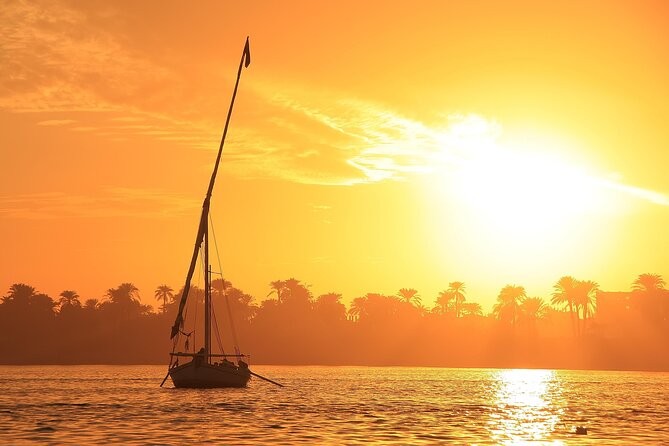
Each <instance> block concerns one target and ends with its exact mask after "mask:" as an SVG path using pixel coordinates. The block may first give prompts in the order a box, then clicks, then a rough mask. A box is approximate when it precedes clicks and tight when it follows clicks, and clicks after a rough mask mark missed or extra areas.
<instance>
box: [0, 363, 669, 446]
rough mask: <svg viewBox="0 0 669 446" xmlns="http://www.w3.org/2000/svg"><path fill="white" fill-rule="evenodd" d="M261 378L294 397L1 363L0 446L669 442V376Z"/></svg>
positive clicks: (342, 373) (149, 373)
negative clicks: (583, 432)
mask: <svg viewBox="0 0 669 446" xmlns="http://www.w3.org/2000/svg"><path fill="white" fill-rule="evenodd" d="M253 369H254V371H255V372H256V373H260V374H261V375H265V376H268V377H270V378H273V379H275V380H277V381H279V382H282V383H284V384H285V385H286V387H285V388H278V387H275V386H273V385H271V384H268V383H265V382H263V381H260V380H258V379H255V378H254V379H253V380H252V381H251V383H250V385H249V387H248V388H247V389H220V390H186V389H172V388H171V384H170V383H169V381H168V382H167V383H166V387H165V388H162V389H161V388H159V387H158V385H159V384H160V381H161V380H162V378H163V377H164V376H165V367H164V366H30V367H18V366H0V389H1V394H0V444H59V445H60V444H92V443H97V444H110V443H115V444H174V445H177V444H197V443H205V442H206V443H209V444H235V445H237V444H239V445H242V444H253V445H258V444H298V443H303V444H368V443H370V442H373V443H377V444H551V445H560V444H567V445H568V444H621V445H623V444H624V445H629V444H640V443H647V444H662V443H664V444H669V431H668V430H667V429H668V427H667V426H669V373H642V372H580V371H549V370H486V369H440V368H401V367H388V368H376V367H288V366H282V367H275V366H255V367H253ZM576 426H583V427H586V428H587V429H588V434H587V435H577V434H575V433H573V430H574V428H575V427H576Z"/></svg>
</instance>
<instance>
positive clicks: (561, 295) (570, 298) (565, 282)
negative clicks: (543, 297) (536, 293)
mask: <svg viewBox="0 0 669 446" xmlns="http://www.w3.org/2000/svg"><path fill="white" fill-rule="evenodd" d="M577 285H578V280H576V279H574V278H573V277H572V276H563V277H561V278H560V279H559V280H558V281H557V282H555V285H553V289H554V290H555V291H554V292H553V297H552V298H551V303H552V304H553V305H555V306H556V307H558V308H560V307H563V308H567V309H569V318H570V320H571V328H572V331H573V332H574V334H576V331H577V322H576V321H575V319H574V310H575V308H576V305H575V303H576V295H577V290H576V287H577Z"/></svg>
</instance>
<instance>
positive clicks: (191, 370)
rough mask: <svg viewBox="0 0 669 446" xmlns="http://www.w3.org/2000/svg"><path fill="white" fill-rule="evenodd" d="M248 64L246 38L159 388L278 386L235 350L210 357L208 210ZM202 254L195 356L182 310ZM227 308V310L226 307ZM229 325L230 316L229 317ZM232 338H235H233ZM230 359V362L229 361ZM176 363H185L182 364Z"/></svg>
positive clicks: (248, 51) (210, 303)
mask: <svg viewBox="0 0 669 446" xmlns="http://www.w3.org/2000/svg"><path fill="white" fill-rule="evenodd" d="M250 63H251V53H250V50H249V39H248V37H247V38H246V43H245V45H244V51H243V53H242V58H241V61H240V62H239V70H238V71H237V81H236V82H235V89H234V91H233V93H232V100H231V102H230V108H229V110H228V116H227V119H226V121H225V128H224V130H223V136H222V137H221V143H220V146H219V148H218V155H217V156H216V163H215V164H214V170H213V172H212V174H211V179H210V180H209V187H208V188H207V193H206V195H205V197H204V202H203V204H202V215H201V216H200V224H199V226H198V229H197V236H196V238H195V248H194V250H193V256H192V258H191V262H190V266H189V267H188V273H187V274H186V283H185V285H184V288H183V293H182V295H181V300H180V301H179V309H178V312H177V316H176V320H175V321H174V325H173V326H172V332H171V335H170V338H171V339H172V340H173V341H174V347H173V349H172V352H171V353H170V364H169V366H168V372H167V376H165V379H164V380H163V382H162V383H161V384H160V385H161V387H162V385H163V384H164V383H165V381H166V380H167V377H168V376H169V377H170V378H172V382H173V383H174V387H186V388H219V387H245V386H246V385H247V383H248V382H249V379H250V378H251V375H254V376H257V377H259V378H261V379H264V380H266V381H269V382H271V383H273V384H276V385H279V386H281V384H279V383H276V382H274V381H272V380H270V379H267V378H265V377H262V376H260V375H258V374H256V373H253V372H252V371H251V370H250V369H249V365H248V363H247V361H246V360H248V356H247V355H244V354H242V353H240V351H239V348H238V346H237V345H235V353H234V354H225V353H220V354H214V353H212V344H211V331H212V293H211V274H212V270H211V265H210V264H209V220H210V219H209V206H210V202H211V195H212V192H213V189H214V183H215V181H216V173H217V172H218V166H219V164H220V162H221V155H222V153H223V144H224V143H225V136H226V134H227V133H228V125H229V124H230V116H231V115H232V108H233V106H234V103H235V97H236V96H237V88H238V86H239V79H240V77H241V74H242V67H248V66H249V64H250ZM200 251H202V257H203V262H204V265H206V270H207V271H206V273H205V274H204V320H203V322H204V346H203V347H202V348H200V349H199V351H197V352H189V351H188V338H189V337H190V333H184V331H183V328H184V310H185V308H186V303H187V301H188V294H189V291H190V290H191V279H192V278H193V273H194V272H195V266H196V264H197V260H198V258H199V256H200ZM228 308H229V307H228ZM230 320H231V323H232V316H231V315H230ZM180 336H186V342H184V349H185V350H186V351H175V350H176V349H177V346H178V345H179V338H180ZM234 338H236V336H234ZM230 359H232V361H231V360H230ZM180 360H185V361H186V362H183V363H182V364H180V363H179V361H180Z"/></svg>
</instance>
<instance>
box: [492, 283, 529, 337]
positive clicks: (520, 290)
mask: <svg viewBox="0 0 669 446" xmlns="http://www.w3.org/2000/svg"><path fill="white" fill-rule="evenodd" d="M526 297H527V294H526V293H525V288H524V287H522V286H517V285H507V286H505V287H504V288H502V290H501V291H500V292H499V295H498V296H497V303H496V304H495V306H494V307H493V314H494V315H495V316H496V317H497V318H498V319H499V320H501V321H506V322H511V325H512V326H513V327H515V326H516V320H517V319H518V312H519V306H520V304H521V303H522V302H523V301H524V300H525V298H526Z"/></svg>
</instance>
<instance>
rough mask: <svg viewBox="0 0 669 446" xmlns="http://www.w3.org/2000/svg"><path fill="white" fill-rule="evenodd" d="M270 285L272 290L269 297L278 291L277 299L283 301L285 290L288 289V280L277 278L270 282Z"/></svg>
mask: <svg viewBox="0 0 669 446" xmlns="http://www.w3.org/2000/svg"><path fill="white" fill-rule="evenodd" d="M269 286H270V288H271V289H272V290H271V291H270V292H269V293H268V294H267V297H269V296H271V295H272V294H274V293H276V299H277V300H278V301H279V302H282V298H283V291H284V290H285V289H286V282H285V281H283V280H275V281H273V282H270V283H269Z"/></svg>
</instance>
